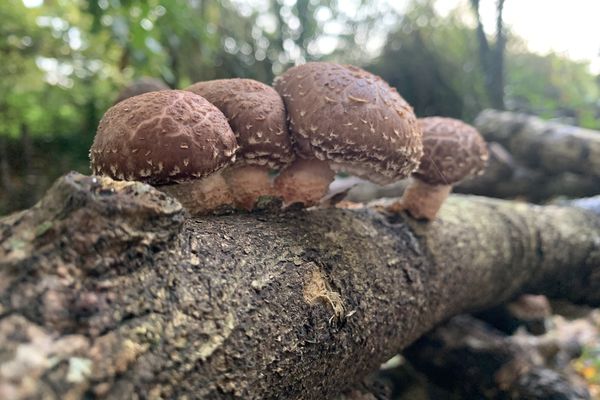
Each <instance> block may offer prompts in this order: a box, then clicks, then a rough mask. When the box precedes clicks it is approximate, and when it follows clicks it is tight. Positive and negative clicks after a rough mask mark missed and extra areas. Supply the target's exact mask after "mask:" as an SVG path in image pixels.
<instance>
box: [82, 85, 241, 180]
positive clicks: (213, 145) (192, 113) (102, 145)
mask: <svg viewBox="0 0 600 400" xmlns="http://www.w3.org/2000/svg"><path fill="white" fill-rule="evenodd" d="M236 150H237V144H236V141H235V135H234V134H233V132H232V130H231V128H230V127H229V124H228V123H227V119H226V118H225V116H224V115H223V113H221V111H219V110H218V109H217V108H216V107H215V106H213V105H212V104H210V103H209V102H208V101H207V100H206V99H203V98H202V97H200V96H198V95H196V94H194V93H190V92H185V91H181V90H163V91H159V92H151V93H144V94H142V95H139V96H135V97H131V98H128V99H125V100H123V101H121V102H120V103H118V104H116V105H114V106H113V107H111V108H110V109H109V110H108V111H107V112H106V113H105V114H104V116H103V117H102V120H101V121H100V125H99V126H98V131H97V132H96V137H95V138H94V143H93V144H92V148H91V149H90V160H91V167H92V171H93V173H94V174H96V175H108V176H110V177H112V178H115V179H121V180H123V179H125V180H140V181H144V182H147V183H150V184H155V185H160V184H168V183H174V182H182V181H188V180H192V179H196V178H203V177H205V176H207V175H209V174H212V173H213V172H216V171H218V170H219V169H221V168H223V167H225V166H226V165H228V164H230V163H232V162H233V161H234V160H235V151H236Z"/></svg>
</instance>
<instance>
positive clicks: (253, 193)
mask: <svg viewBox="0 0 600 400" xmlns="http://www.w3.org/2000/svg"><path fill="white" fill-rule="evenodd" d="M223 177H224V178H225V181H226V182H227V186H229V190H230V191H231V194H232V196H233V201H234V203H235V206H236V207H237V208H242V209H245V210H247V211H251V210H252V209H253V208H254V206H255V205H256V202H257V201H258V199H259V198H260V197H261V196H273V195H274V193H275V190H274V188H273V181H272V179H271V177H270V176H269V168H268V167H264V166H258V165H244V166H239V167H232V168H228V169H227V170H225V171H224V172H223Z"/></svg>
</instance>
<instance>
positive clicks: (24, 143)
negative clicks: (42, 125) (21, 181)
mask: <svg viewBox="0 0 600 400" xmlns="http://www.w3.org/2000/svg"><path fill="white" fill-rule="evenodd" d="M21 148H22V149H23V159H22V161H23V164H24V165H23V174H24V175H25V179H26V182H27V183H31V182H29V180H30V177H31V175H32V173H33V171H32V163H33V144H32V143H31V135H30V134H29V127H28V126H27V124H25V123H24V122H21Z"/></svg>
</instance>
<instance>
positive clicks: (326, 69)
mask: <svg viewBox="0 0 600 400" xmlns="http://www.w3.org/2000/svg"><path fill="white" fill-rule="evenodd" d="M274 86H275V89H276V90H277V91H278V92H279V93H280V94H281V96H282V97H283V100H284V102H285V105H286V108H287V112H288V117H289V122H290V131H291V133H292V135H293V138H294V141H295V146H296V152H297V153H298V155H299V156H300V157H303V158H313V157H314V158H317V159H319V160H327V161H329V162H330V166H331V168H332V169H334V170H335V171H345V172H348V173H351V174H354V175H357V176H359V177H362V178H365V179H369V180H371V181H374V182H376V183H381V184H387V183H391V182H394V181H396V180H399V179H402V178H404V177H406V176H408V175H410V173H411V172H413V171H414V170H415V169H416V168H417V166H418V164H419V160H420V159H421V155H422V146H421V131H420V129H419V127H418V125H417V118H416V117H415V114H414V112H413V110H412V108H411V107H410V105H409V104H408V103H407V102H406V101H405V100H404V99H403V98H402V97H401V96H400V95H399V94H398V92H397V91H396V90H395V89H394V88H391V87H390V86H389V85H388V84H387V83H386V82H385V81H383V80H382V79H381V78H380V77H378V76H376V75H373V74H371V73H369V72H367V71H364V70H362V69H360V68H357V67H353V66H346V65H339V64H333V63H326V62H313V63H307V64H304V65H300V66H297V67H293V68H290V69H289V70H287V71H286V72H285V73H284V74H283V75H281V76H279V77H277V78H276V79H275V82H274Z"/></svg>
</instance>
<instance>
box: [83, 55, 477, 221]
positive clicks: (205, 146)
mask: <svg viewBox="0 0 600 400" xmlns="http://www.w3.org/2000/svg"><path fill="white" fill-rule="evenodd" d="M441 120H442V119H423V120H420V121H418V120H417V118H416V116H415V114H414V112H413V110H412V108H411V106H410V105H409V104H408V103H407V102H406V101H405V100H404V99H403V98H402V97H401V96H400V95H399V94H398V92H397V91H396V90H395V89H394V88H392V87H390V86H389V85H388V84H387V83H386V82H385V81H383V80H382V79H381V78H379V77H378V76H376V75H373V74H371V73H369V72H367V71H364V70H362V69H360V68H357V67H353V66H346V65H339V64H333V63H325V62H313V63H307V64H304V65H300V66H297V67H293V68H290V69H289V70H287V71H286V72H285V73H284V74H282V75H281V76H279V77H277V78H276V79H275V82H274V87H270V86H268V85H265V84H263V83H260V82H257V81H254V80H251V79H219V80H213V81H207V82H198V83H196V84H194V85H192V86H190V87H188V88H187V89H185V90H183V91H182V90H160V91H156V92H148V93H143V94H140V95H137V96H134V97H130V98H127V99H124V100H122V101H120V102H118V103H117V104H115V105H114V106H113V107H111V108H110V109H109V110H108V111H107V112H106V114H105V115H104V116H103V118H102V120H101V122H100V125H99V127H98V131H97V133H96V137H95V139H94V143H93V144H92V147H91V149H90V160H91V167H92V170H93V172H94V174H98V175H108V176H110V177H112V178H114V179H122V180H123V179H125V180H141V181H144V182H147V183H150V184H152V185H155V186H156V187H157V188H158V189H159V190H162V191H164V192H166V193H168V194H170V195H173V196H174V197H176V198H177V199H179V200H180V201H181V203H182V204H183V205H184V206H185V207H186V208H187V209H188V210H189V211H190V212H191V213H194V214H206V213H213V212H218V211H221V210H223V209H231V208H237V209H244V210H253V209H254V208H255V207H256V205H257V204H258V203H259V200H260V198H261V197H262V196H267V197H275V198H279V199H281V200H282V201H283V204H284V205H285V206H289V205H292V204H297V203H300V204H302V205H303V206H306V207H309V206H313V205H315V204H317V203H318V202H319V200H320V199H322V198H323V197H324V196H325V194H326V193H327V190H328V187H329V184H330V183H331V182H332V180H333V179H334V177H335V174H336V173H337V172H346V173H349V174H353V175H356V176H358V177H361V178H364V179H368V180H371V181H373V182H375V183H380V184H387V183H392V182H395V181H398V180H400V179H403V178H406V177H408V176H409V175H411V174H413V177H414V179H415V182H419V183H418V184H415V185H414V187H413V188H412V189H409V190H408V191H407V194H406V196H405V198H404V199H402V200H401V201H400V202H398V203H396V204H395V205H393V206H391V207H390V208H389V209H390V210H391V211H400V210H408V211H409V213H411V214H412V215H413V216H415V217H417V218H427V219H431V218H433V217H434V216H435V211H437V208H439V204H441V202H442V201H443V198H445V196H444V193H445V195H446V196H447V193H448V192H449V191H450V190H449V189H448V188H447V185H448V184H451V183H453V182H456V181H457V180H460V179H462V178H463V177H464V175H466V174H469V173H475V172H477V171H479V170H481V168H482V165H484V164H485V156H486V154H487V153H486V152H485V143H484V142H483V140H482V139H481V137H480V136H479V134H478V133H477V132H476V131H475V130H474V128H472V127H470V130H469V129H467V128H465V127H468V125H466V124H463V125H464V126H465V127H463V126H462V125H460V129H459V125H456V124H459V123H460V122H459V121H455V122H454V124H455V125H456V126H455V128H456V129H450V128H444V129H441V128H439V126H441V125H443V126H446V125H444V124H442V123H441V122H440V121H441ZM444 120H445V119H444ZM446 122H447V121H446ZM440 124H441V125H440ZM430 127H434V128H431V129H430ZM430 131H431V133H428V132H430ZM422 132H423V133H422ZM473 132H474V133H473ZM423 135H425V136H423ZM450 158H453V160H454V161H449V160H450ZM419 166H420V167H419ZM436 174H437V175H436ZM440 181H441V183H440ZM430 187H433V188H434V189H433V190H430V189H431V188H430ZM415 203H416V204H417V205H415ZM429 203H431V204H433V205H429ZM422 204H425V206H422ZM423 209H424V210H425V211H423ZM415 210H416V211H415Z"/></svg>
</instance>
